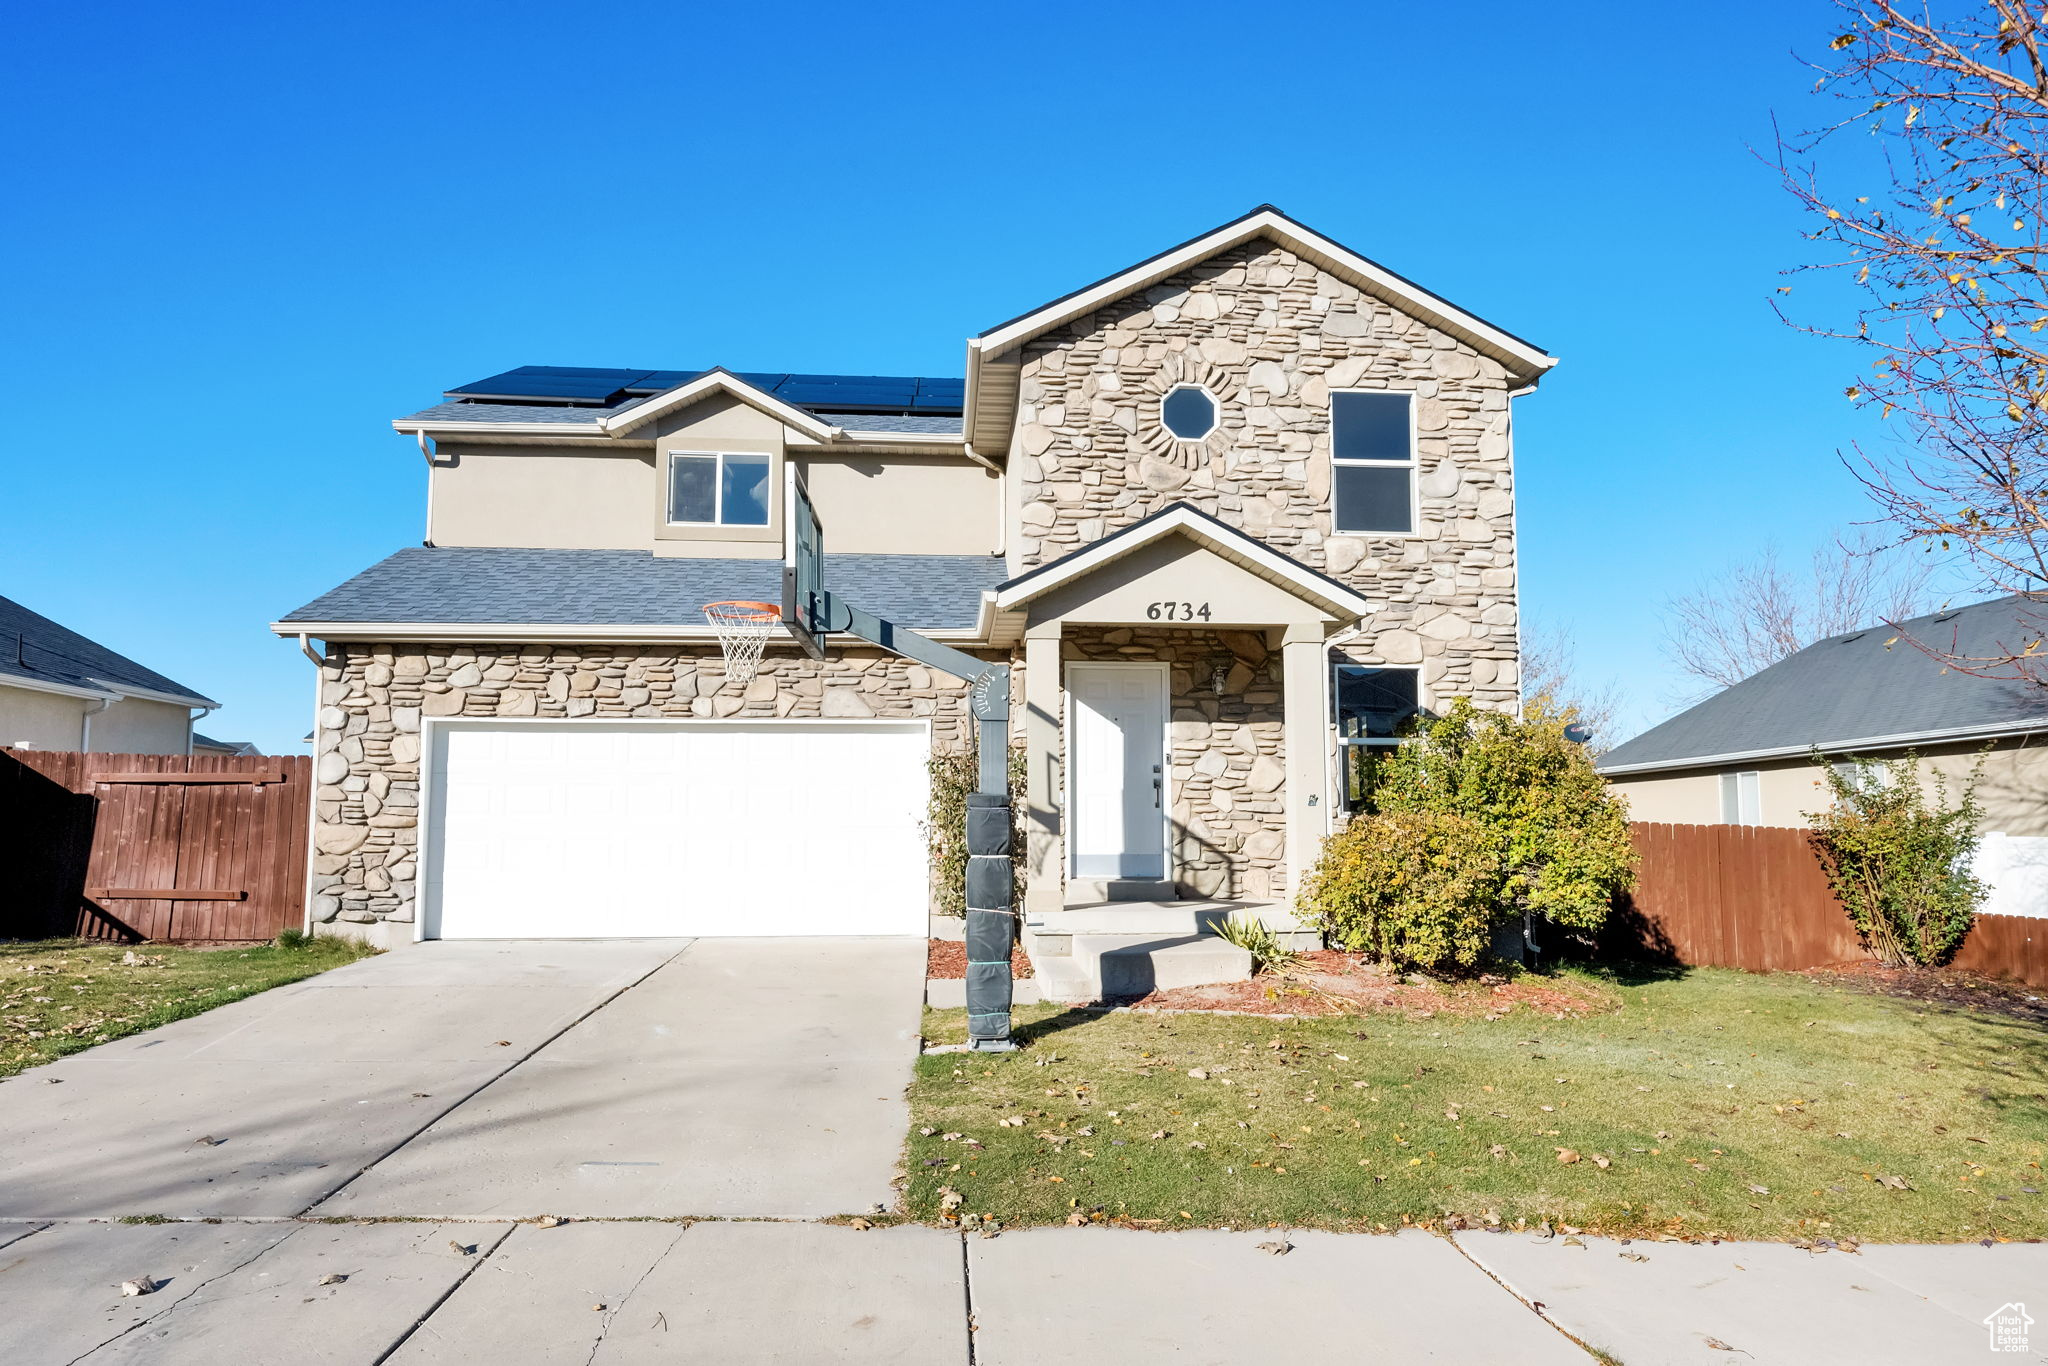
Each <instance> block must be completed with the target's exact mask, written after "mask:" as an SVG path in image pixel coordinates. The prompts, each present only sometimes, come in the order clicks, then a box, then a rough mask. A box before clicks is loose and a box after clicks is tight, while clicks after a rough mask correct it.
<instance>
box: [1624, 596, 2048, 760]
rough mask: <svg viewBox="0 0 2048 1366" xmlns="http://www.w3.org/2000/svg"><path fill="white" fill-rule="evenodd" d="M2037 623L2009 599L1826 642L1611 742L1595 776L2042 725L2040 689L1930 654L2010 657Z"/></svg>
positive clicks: (2047, 699) (2044, 709)
mask: <svg viewBox="0 0 2048 1366" xmlns="http://www.w3.org/2000/svg"><path fill="white" fill-rule="evenodd" d="M2044 627H2048V613H2044V611H2043V609H2042V606H2041V605H2040V604H2039V603H2036V602H2032V601H2030V600H2028V599H2026V598H2022V597H2017V596H2015V597H2006V598H1995V599H1993V600H1992V601H1990V602H1980V603H1974V604H1972V605H1970V606H1968V607H1960V608H1956V609H1954V610H1950V611H1942V612H1936V613H1931V614H1929V615H1927V616H1924V617H1915V618H1913V619H1912V620H1910V621H1904V622H1900V623H1899V624H1898V625H1896V626H1883V625H1880V626H1871V627H1868V628H1866V629H1864V630H1860V631H1851V632H1848V633H1847V634H1845V635H1839V636H1830V637H1829V638H1828V639H1826V640H1823V641H1820V642H1819V643H1817V644H1814V645H1809V646H1807V647H1806V648H1805V649H1803V650H1801V651H1799V653H1797V654H1795V655H1793V656H1791V657H1790V658H1788V659H1782V660H1780V661H1778V662H1777V663H1776V664H1773V665H1771V667H1770V668H1768V669H1765V670H1764V671H1763V672H1761V673H1759V674H1756V675H1754V676H1752V677H1750V678H1745V679H1744V680H1742V682H1740V683H1737V684H1736V685H1735V686H1734V687H1732V688H1729V689H1726V690H1725V691H1723V692H1719V693H1716V694H1714V696H1712V697H1710V698H1708V699H1707V700H1706V701H1704V702H1702V703H1700V704H1699V705H1698V706H1696V707H1693V708H1691V709H1689V710H1687V711H1683V712H1680V713H1679V714H1678V715H1677V716H1674V717H1672V718H1671V719H1670V720H1669V721H1666V722H1664V724H1662V725H1660V726H1655V727H1652V728H1651V729H1650V730H1647V731H1645V732H1644V733H1643V734H1641V735H1638V736H1637V737H1636V738H1635V739H1633V740H1630V741H1628V742H1627V743H1626V744H1622V745H1617V746H1616V747H1615V748H1613V749H1611V750H1609V751H1608V752H1607V753H1606V754H1605V755H1603V756H1602V757H1601V760H1600V771H1601V772H1603V773H1607V774H1624V773H1644V772H1654V771H1656V770H1659V769H1667V768H1701V767H1707V766H1712V765H1719V764H1723V763H1729V762H1735V761H1738V760H1749V759H1764V758H1778V757H1791V756H1796V755H1800V754H1804V753H1806V752H1808V751H1809V750H1812V749H1815V748H1819V749H1822V750H1826V751H1830V752H1844V751H1854V750H1858V749H1871V750H1876V749H1897V748H1902V747H1904V746H1907V745H1914V744H1926V743H1934V742H1940V741H1948V740H1968V739H1974V738H1978V737H1987V738H1988V737H1991V736H1999V735H2012V734H2021V733H2025V732H2028V731H2035V730H2048V688H2043V687H2039V686H2036V685H2032V684H2028V683H2025V682H2021V681H2018V680H2014V679H1997V678H1984V677H1980V676H1978V675H1975V674H1967V673H1962V672H1959V671H1957V670H1955V669H1951V668H1947V667H1946V666H1945V665H1944V664H1943V663H1942V661H1941V660H1940V659H1938V658H1936V657H1934V656H1933V655H1931V654H1929V653H1928V651H1930V650H1931V651H1936V652H1946V653H1950V654H1954V655H1957V656H1961V657H1965V658H1990V657H1993V656H1998V655H2002V654H2007V653H2018V652H2020V651H2022V650H2025V649H2026V648H2027V645H2028V644H2029V643H2030V642H2032V641H2037V640H2040V639H2041V637H2042V633H2043V629H2044ZM1916 642H1917V644H1916ZM1923 646H1924V647H1925V648H1924V649H1923V648H1921V647H1923Z"/></svg>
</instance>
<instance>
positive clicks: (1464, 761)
mask: <svg viewBox="0 0 2048 1366" xmlns="http://www.w3.org/2000/svg"><path fill="white" fill-rule="evenodd" d="M1567 721H1568V716H1567V715H1566V714H1563V713H1559V712H1556V711H1553V710H1551V709H1549V708H1547V707H1545V706H1544V705H1543V704H1542V703H1540V702H1539V703H1536V704H1534V705H1532V706H1531V707H1530V708H1529V710H1528V712H1527V713H1526V714H1525V715H1524V716H1522V717H1519V718H1517V717H1513V716H1509V715H1507V714H1505V713H1502V712H1493V711H1485V710H1482V709H1480V708H1478V707H1476V706H1474V705H1473V704H1472V703H1471V702H1470V701H1469V700H1468V699H1465V698H1457V699H1454V700H1453V701H1452V703H1451V705H1450V706H1449V707H1448V708H1447V709H1446V710H1445V711H1444V713H1443V714H1442V715H1441V716H1435V717H1428V718H1424V719H1423V720H1422V721H1421V722H1420V723H1419V724H1418V725H1417V726H1416V728H1415V729H1414V732H1413V734H1412V735H1411V736H1410V737H1409V739H1408V740H1407V742H1406V743H1404V744H1402V745H1401V746H1400V747H1399V748H1398V749H1396V750H1394V751H1392V752H1391V753H1389V754H1387V755H1386V756H1385V757H1384V758H1383V759H1382V760H1381V761H1380V762H1379V763H1378V764H1377V765H1376V768H1375V772H1374V774H1373V783H1372V790H1371V798H1370V800H1371V808H1370V809H1369V810H1367V811H1365V812H1362V813H1361V814H1360V815H1358V816H1357V817H1355V818H1354V819H1353V820H1352V821H1351V823H1350V824H1349V825H1348V826H1346V827H1345V828H1344V829H1343V830H1341V831H1339V832H1338V833H1337V834H1335V835H1333V836H1331V837H1330V839H1329V840H1328V841H1326V842H1325V844H1324V847H1323V855H1322V858H1321V860H1320V861H1319V863H1318V865H1317V867H1316V868H1315V869H1314V870H1312V871H1311V873H1310V875H1309V878H1308V880H1307V884H1306V886H1305V888H1304V892H1303V896H1302V901H1301V910H1302V911H1303V913H1304V914H1306V915H1307V916H1308V917H1309V918H1310V919H1312V920H1314V921H1315V922H1316V923H1318V924H1320V925H1321V926H1322V927H1323V928H1324V930H1325V931H1326V932H1327V933H1328V934H1329V935H1330V937H1331V939H1332V940H1333V942H1335V943H1337V944H1339V945H1341V946H1343V947H1345V948H1349V949H1353V950H1354V951H1360V952H1368V953H1373V954H1376V955H1378V956H1380V957H1382V958H1385V959H1387V960H1388V961H1391V962H1396V963H1401V964H1404V965H1409V964H1412V965H1415V966H1420V967H1449V966H1453V965H1456V966H1469V965H1470V964H1471V963H1473V962H1474V961H1476V960H1477V959H1478V957H1479V955H1480V954H1481V953H1483V952H1484V951H1485V948H1486V945H1487V944H1488V942H1489V941H1490V940H1491V938H1492V931H1493V927H1494V926H1496V925H1499V924H1503V923H1506V922H1509V921H1515V920H1520V921H1521V922H1522V923H1523V925H1524V926H1525V927H1527V926H1528V925H1529V924H1530V922H1532V921H1533V920H1535V919H1538V918H1541V919H1543V920H1546V921H1548V922H1550V923H1551V924H1553V925H1557V926H1561V927H1564V928H1567V929H1571V930H1577V931H1584V932H1591V931H1593V930H1597V929H1599V928H1600V926H1601V925H1602V924H1603V923H1604V922H1605V921H1606V919H1607V914H1608V911H1609V910H1610V908H1611V907H1612V906H1613V902H1614V897H1615V895H1616V894H1617V893H1619V892H1621V891H1624V890H1626V889H1627V888H1629V887H1631V886H1633V885H1634V883H1635V865H1636V851H1635V846H1634V844H1633V843H1631V842H1630V840H1629V835H1628V810H1627V808H1626V807H1625V806H1624V805H1623V804H1622V802H1621V801H1620V799H1619V798H1617V797H1616V796H1614V794H1613V793H1612V792H1610V791H1609V790H1608V788H1607V785H1606V783H1605V782H1604V781H1603V780H1602V779H1601V777H1600V775H1599V774H1598V773H1597V772H1595V771H1594V768H1593V761H1592V758H1591V756H1589V755H1588V754H1587V753H1586V751H1585V748H1584V747H1583V746H1581V745H1577V744H1574V743H1573V742H1572V741H1570V740H1568V739H1566V738H1565V734H1564V731H1565V725H1566V724H1567Z"/></svg>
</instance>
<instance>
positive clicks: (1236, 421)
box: [1012, 241, 1520, 707]
mask: <svg viewBox="0 0 2048 1366" xmlns="http://www.w3.org/2000/svg"><path fill="white" fill-rule="evenodd" d="M1183 381H1185V382H1199V383H1201V384H1203V385H1204V387H1206V388H1208V389H1209V391H1210V392H1211V393H1212V394H1214V395H1216V396H1217V397H1218V399H1219V400H1220V407H1221V414H1220V416H1221V425H1220V426H1219V428H1218V429H1217V430H1216V431H1215V432H1213V433H1211V434H1210V436H1209V437H1208V438H1207V439H1206V440H1204V441H1201V442H1176V441H1174V440H1173V439H1172V438H1171V436H1170V434H1168V433H1165V431H1164V428H1163V427H1162V426H1161V424H1160V421H1159V399H1160V397H1161V396H1162V395H1163V394H1164V393H1165V392H1166V390H1167V389H1169V388H1171V387H1172V386H1173V385H1174V384H1175V383H1179V382H1183ZM1509 385H1510V380H1509V378H1508V376H1507V373H1506V371H1505V370H1503V369H1502V367H1501V366H1500V365H1499V363H1498V362H1496V361H1494V360H1492V359H1491V358H1489V357H1486V356H1482V355H1480V354H1479V353H1478V352H1477V351H1475V350H1473V349H1472V348H1471V347H1469V346H1467V345H1465V344H1464V343H1462V342H1459V341H1457V340H1456V339H1454V338H1452V337H1450V336H1447V335H1445V334H1443V333H1439V332H1436V331H1433V330H1432V329H1430V328H1429V327H1427V326H1426V325H1424V324H1423V323H1421V322H1420V321H1418V320H1416V319H1413V318H1410V317H1408V316H1407V315H1406V314H1403V313H1401V312H1398V311H1397V310H1395V309H1394V308H1392V307H1391V306H1389V305H1388V304H1386V303H1383V302H1381V301H1380V300H1378V299H1375V298H1372V297H1370V296H1368V295H1366V294H1364V293H1362V292H1361V291H1360V290H1358V289H1356V288H1355V287H1353V286H1352V285H1350V284H1347V283H1345V282H1344V281H1342V280H1339V279H1337V278H1336V277H1335V276H1332V275H1329V274H1327V273H1325V272H1323V271H1322V270H1320V269H1318V268H1317V267H1315V266H1314V265H1312V264H1310V263H1309V262H1306V261H1303V260H1301V259H1300V258H1298V257H1297V256H1295V255H1294V254H1293V253H1292V252H1289V251H1286V250H1284V249H1282V248H1280V247H1278V246H1275V245H1274V244H1273V243H1271V242H1267V241H1254V242H1250V243H1247V244H1245V245H1243V246H1241V247H1238V248H1235V249H1233V250H1231V251H1228V252H1225V253H1222V254H1220V255H1218V256H1216V257H1213V258H1211V259H1210V260H1208V261H1206V262H1204V263H1203V264H1201V265H1199V266H1196V267H1194V268H1192V269H1190V270H1188V271H1185V272H1183V273H1182V274H1180V275H1177V276H1174V277H1172V278H1171V279H1168V280H1166V281H1163V282H1161V283H1160V284H1158V285H1155V286H1153V287H1152V288H1151V289H1149V290H1146V291H1145V292H1144V293H1142V294H1139V295H1134V296H1132V297H1130V298H1127V299H1124V300H1122V301H1120V302H1118V303H1115V304H1111V305H1108V306H1106V307H1104V308H1102V309H1099V310H1097V311H1096V312H1095V313H1093V314H1090V315H1088V316H1087V317H1084V318H1080V319H1077V320H1076V321H1075V322H1073V323H1071V324H1069V325H1068V326H1066V327H1064V328H1062V329H1059V330H1058V331H1056V332H1053V333H1050V334H1048V335H1047V336H1045V337H1041V338H1039V339H1038V340H1036V341H1034V342H1032V343H1031V344H1030V345H1029V346H1028V347H1027V348H1026V350H1025V355H1024V359H1023V362H1022V375H1021V382H1020V390H1019V402H1020V406H1019V411H1018V418H1017V421H1018V428H1017V439H1016V444H1015V448H1014V451H1013V455H1012V460H1013V461H1014V462H1015V471H1016V474H1017V477H1018V480H1019V486H1020V492H1021V498H1022V507H1021V510H1020V522H1021V528H1022V537H1021V539H1020V541H1019V544H1018V547H1017V548H1018V553H1019V555H1020V558H1021V561H1022V564H1023V567H1025V568H1030V567H1033V566H1035V565H1039V564H1043V563H1045V562H1047V561H1049V560H1053V559H1057V558H1059V557H1060V556H1061V555H1065V554H1068V553H1071V552H1072V551H1074V550H1076V549H1079V548H1080V547H1081V546H1083V545H1086V544H1088V543H1090V542H1092V541H1096V540H1099V539H1101V538H1102V537H1103V536H1104V535H1106V534H1108V533H1110V532H1113V531H1116V530H1118V529H1119V528H1121V527H1124V526H1128V525H1129V524H1130V523H1132V522H1135V521H1137V520H1139V519H1140V518H1142V517H1145V516H1147V515H1148V514H1150V513H1153V512H1156V511H1158V510H1159V509H1160V508H1162V507H1164V506H1166V505H1167V504H1169V503H1172V502H1176V501H1186V502H1188V503H1191V504H1193V505H1194V506H1196V507H1198V508H1201V509H1202V510H1203V511H1204V512H1207V513H1209V514H1211V515H1213V516H1216V517H1218V518H1220V519H1222V520H1223V521H1225V522H1228V523H1229V524H1231V525H1232V526H1235V527H1238V528H1240V529H1241V530H1243V531H1245V532H1246V533H1247V534H1249V535H1252V536H1255V537H1257V538H1259V539H1260V540H1263V541H1265V542H1267V543H1268V544H1270V545H1272V546H1274V547H1275V548H1276V549H1279V550H1281V551H1283V552H1284V553H1286V554H1289V555H1292V556H1294V557H1295V558H1297V559H1299V560H1301V561H1302V562H1303V563H1305V564H1307V565H1309V566H1310V567H1312V568H1315V569H1319V570H1321V571H1323V572H1324V573H1326V574H1329V575H1330V576H1332V577H1333V578H1336V579H1339V580H1341V581H1343V582H1344V583H1346V584H1349V585H1350V586H1352V587H1354V588H1356V589H1358V590H1359V591H1360V592H1362V593H1364V594H1365V595H1366V596H1367V597H1368V598H1369V599H1371V600H1372V601H1373V602H1374V603H1375V604H1377V605H1378V606H1379V607H1380V611H1379V612H1378V613H1376V614H1375V615H1374V616H1373V617H1372V618H1371V619H1370V620H1369V621H1368V622H1367V623H1366V626H1367V630H1366V632H1365V633H1364V634H1363V635H1362V636H1361V637H1360V638H1359V640H1358V641H1357V642H1356V643H1355V645H1353V646H1352V647H1351V648H1350V649H1349V650H1347V652H1346V653H1348V654H1349V655H1351V656H1352V657H1354V658H1356V659H1357V660H1358V661H1359V662H1362V663H1383V664H1401V665H1418V666H1420V667H1421V669H1422V671H1423V683H1424V687H1425V689H1426V690H1427V695H1428V696H1430V697H1433V698H1436V699H1443V698H1447V697H1450V696H1459V695H1461V696H1469V697H1471V698H1473V699H1474V700H1475V701H1477V702H1479V703H1480V704H1482V705H1485V706H1495V707H1514V706H1516V705H1517V704H1518V702H1519V697H1520V677H1519V669H1518V650H1517V645H1516V629H1517V624H1518V623H1517V611H1516V599H1515V574H1516V562H1515V543H1514V490H1513V477H1512V468H1511V456H1510V442H1509V429H1508V389H1509ZM1333 389H1389V390H1399V391H1406V392H1410V393H1413V394H1414V395H1415V404H1416V427H1417V447H1418V449H1417V471H1416V478H1417V480H1418V485H1419V493H1420V499H1419V501H1420V503H1421V520H1420V523H1419V525H1418V526H1417V528H1416V534H1415V535H1414V536H1412V537H1400V536H1371V537H1367V536H1355V535H1354V536H1339V535H1335V534H1333V533H1332V530H1331V507H1330V462H1329V455H1330V447H1329V441H1330V436H1329V414H1330V391H1331V390H1333Z"/></svg>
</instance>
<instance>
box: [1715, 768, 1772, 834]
mask: <svg viewBox="0 0 2048 1366" xmlns="http://www.w3.org/2000/svg"><path fill="white" fill-rule="evenodd" d="M1763 823H1764V813H1763V801H1762V795H1761V793H1760V792H1759V790H1758V782H1757V774H1756V773H1755V772H1754V771H1751V772H1747V773H1723V774H1722V775H1721V824H1723V825H1762V824H1763Z"/></svg>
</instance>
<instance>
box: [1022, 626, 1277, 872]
mask: <svg viewBox="0 0 2048 1366" xmlns="http://www.w3.org/2000/svg"><path fill="white" fill-rule="evenodd" d="M1060 654H1061V657H1062V658H1063V659H1064V660H1068V661H1075V660H1101V661H1120V660H1128V661H1132V662H1135V663H1151V662H1154V661H1157V662H1161V663H1165V664H1167V665H1169V666H1170V677H1171V681H1170V682H1169V684H1168V689H1169V694H1170V695H1169V698H1168V701H1169V703H1170V705H1171V707H1172V712H1171V715H1172V721H1171V724H1170V727H1169V731H1168V753H1167V767H1168V771H1169V775H1170V776H1169V784H1168V791H1169V793H1170V794H1171V796H1172V807H1171V810H1170V811H1169V812H1168V815H1169V818H1170V823H1169V826H1168V838H1169V839H1170V840H1171V842H1172V846H1173V865H1174V867H1173V873H1174V880H1175V883H1176V884H1177V890H1178V892H1179V894H1180V895H1181V896H1184V897H1199V898H1205V899H1209V898H1216V899H1239V900H1246V901H1265V900H1268V899H1270V898H1272V897H1275V896H1278V895H1280V894H1281V892H1282V891H1283V890H1284V888H1285V887H1286V885H1287V879H1286V862H1287V859H1286V845H1287V815H1286V807H1285V805H1284V804H1283V800H1282V798H1283V790H1284V788H1285V786H1286V782H1287V770H1286V768H1285V766H1284V758H1285V752H1286V715H1285V711H1284V708H1283V705H1282V697H1281V692H1280V655H1279V652H1278V651H1277V650H1268V648H1267V646H1266V640H1265V637H1264V635H1262V634H1261V633H1259V632H1257V631H1194V630H1140V629H1137V628H1135V627H1116V628H1103V627H1085V626H1076V627H1069V628H1068V630H1067V631H1066V632H1065V633H1064V634H1063V635H1062V636H1061V640H1060ZM1219 665H1220V666H1221V667H1222V669H1223V675H1224V677H1223V691H1222V692H1221V693H1218V692H1217V691H1216V688H1215V671H1216V669H1217V667H1218V666H1219ZM1064 763H1065V761H1064V757H1063V758H1062V771H1063V772H1064V771H1065V769H1064Z"/></svg>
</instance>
